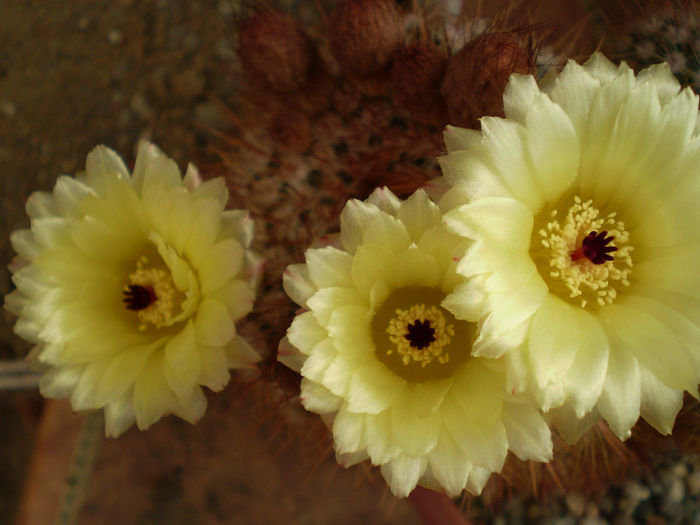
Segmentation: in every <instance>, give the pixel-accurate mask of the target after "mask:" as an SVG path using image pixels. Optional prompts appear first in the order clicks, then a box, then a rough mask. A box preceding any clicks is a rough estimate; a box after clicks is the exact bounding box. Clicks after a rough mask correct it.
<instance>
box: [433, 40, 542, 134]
mask: <svg viewBox="0 0 700 525" xmlns="http://www.w3.org/2000/svg"><path fill="white" fill-rule="evenodd" d="M534 70H535V61H534V58H533V53H532V49H531V46H529V45H523V44H522V43H521V41H520V39H519V38H518V36H517V35H516V34H513V33H490V34H485V35H481V36H479V37H477V38H475V39H474V40H472V41H471V42H469V43H468V44H467V45H466V46H464V47H463V48H462V49H461V50H460V51H459V52H458V53H457V54H456V55H454V56H453V57H452V58H451V59H450V62H449V64H448V66H447V71H446V73H445V78H444V80H443V82H442V95H443V97H444V99H445V103H446V104H447V113H448V118H449V122H450V124H454V125H457V126H466V127H478V126H479V123H478V119H479V118H480V117H482V116H484V115H496V116H503V91H504V90H505V87H506V84H507V83H508V78H509V77H510V75H511V74H512V73H533V72H534Z"/></svg>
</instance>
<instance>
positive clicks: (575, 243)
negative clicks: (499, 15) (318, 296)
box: [441, 54, 700, 439]
mask: <svg viewBox="0 0 700 525" xmlns="http://www.w3.org/2000/svg"><path fill="white" fill-rule="evenodd" d="M543 84H545V85H543V86H542V87H541V88H540V87H538V86H537V84H536V82H535V80H534V79H533V78H532V77H531V76H522V75H514V76H513V77H512V78H511V79H510V83H509V84H508V87H507V89H506V93H505V95H504V103H505V114H506V118H505V119H503V118H494V117H485V118H483V119H482V120H481V123H482V129H481V131H480V132H477V131H470V130H462V129H457V128H448V129H447V131H446V133H445V141H446V144H447V148H448V152H449V153H448V154H447V155H446V156H444V157H443V158H442V159H441V165H442V168H443V172H444V174H445V176H446V178H447V179H448V180H449V182H450V183H451V185H452V186H453V189H452V190H450V191H449V192H448V194H447V195H446V196H445V201H444V202H443V203H442V204H443V205H444V206H445V207H448V208H455V209H453V211H451V212H450V213H449V214H447V217H446V218H447V223H448V224H449V226H450V227H451V229H452V231H454V232H455V233H457V234H459V235H461V236H463V237H464V238H468V239H472V240H473V241H474V242H473V244H472V246H471V247H470V249H469V252H468V253H467V256H466V257H465V258H464V259H463V261H462V262H461V263H460V265H459V268H458V271H459V272H460V273H461V274H462V275H464V276H466V277H469V278H470V280H469V282H468V284H466V285H464V286H463V287H462V288H461V289H460V290H458V291H457V292H456V293H455V294H454V296H453V297H452V300H451V301H450V303H449V308H451V309H452V311H453V312H454V313H455V315H460V316H462V317H464V318H467V319H473V320H476V319H479V320H480V326H481V333H480V336H479V338H478V340H477V341H476V342H475V345H474V350H475V353H476V355H483V356H490V357H500V356H502V355H504V354H505V355H506V356H507V364H508V389H509V390H513V391H516V392H520V391H533V392H534V393H535V395H536V397H537V399H538V401H539V403H540V405H541V407H542V408H543V409H545V410H547V409H550V408H555V407H560V406H562V408H561V409H560V410H558V411H556V418H555V419H556V420H557V422H558V423H559V424H560V425H561V426H562V429H563V432H564V433H565V434H567V435H568V436H569V437H570V438H573V439H575V438H576V436H577V435H578V434H580V432H582V431H583V430H585V427H586V426H587V425H588V424H590V423H591V422H594V421H595V419H596V418H595V417H591V415H593V416H595V415H596V414H600V415H601V416H602V417H603V418H605V420H606V421H607V422H608V424H609V425H610V427H611V428H612V429H613V431H614V432H615V433H616V434H617V435H618V436H619V437H620V438H626V437H627V436H629V434H630V429H631V427H632V426H633V425H634V424H635V422H636V421H637V419H638V418H639V416H640V414H641V416H642V417H643V418H644V419H646V420H647V421H648V422H649V423H650V424H651V425H653V426H654V427H655V428H656V429H657V430H659V431H660V432H664V433H670V432H671V430H672V428H673V423H674V420H675V417H676V414H677V413H678V411H679V409H680V407H681V404H682V399H683V391H684V390H686V391H688V392H690V393H692V394H693V395H697V386H698V379H699V371H700V277H698V271H697V269H698V266H699V265H700V206H698V202H700V169H699V166H700V138H699V137H698V135H697V133H696V131H695V127H696V122H697V114H698V97H697V96H696V95H695V94H694V93H693V92H692V91H691V90H690V89H684V90H681V89H680V86H679V84H678V82H677V81H676V79H675V78H674V77H673V75H672V74H671V72H670V70H669V68H668V66H667V65H665V64H662V65H657V66H653V67H651V68H648V69H646V70H644V71H642V72H641V73H640V74H639V75H637V76H636V77H635V75H634V73H633V71H632V70H631V69H630V68H629V67H628V66H627V65H626V64H624V63H623V64H621V65H620V66H619V67H617V66H614V65H613V64H612V63H611V62H609V61H608V60H607V59H606V58H604V57H603V56H602V55H600V54H595V55H593V57H592V58H591V59H590V60H589V61H588V62H586V64H584V65H583V66H581V65H578V64H576V63H575V62H573V61H570V62H569V63H568V64H567V65H566V67H564V69H563V71H562V72H561V73H560V74H559V75H558V76H555V77H553V78H549V79H547V80H546V81H545V82H543ZM465 203H466V204H465ZM591 411H592V412H591ZM586 414H589V415H588V417H587V418H586V422H587V423H586V424H585V425H581V424H580V423H579V422H577V421H576V418H582V417H584V415H586ZM575 427H580V428H575Z"/></svg>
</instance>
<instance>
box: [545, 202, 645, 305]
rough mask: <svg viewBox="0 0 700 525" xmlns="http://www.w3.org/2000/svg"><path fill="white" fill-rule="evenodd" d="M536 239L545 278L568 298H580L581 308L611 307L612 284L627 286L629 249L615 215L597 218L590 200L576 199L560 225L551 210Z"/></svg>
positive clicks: (613, 298) (625, 235) (625, 231)
mask: <svg viewBox="0 0 700 525" xmlns="http://www.w3.org/2000/svg"><path fill="white" fill-rule="evenodd" d="M538 235H539V237H540V243H541V246H542V247H543V248H544V249H545V253H546V257H545V259H547V261H548V268H547V269H546V271H547V272H548V274H549V276H550V277H553V278H555V279H556V280H557V281H559V282H562V283H563V284H564V285H565V286H566V288H567V289H568V292H569V298H571V299H574V298H577V297H578V298H580V304H581V307H582V308H585V307H586V305H587V304H589V302H590V301H592V300H593V301H595V302H596V303H597V304H598V305H600V306H603V305H606V304H611V303H612V302H613V301H614V300H615V297H617V290H616V288H615V284H616V283H620V284H622V285H623V286H629V285H630V281H629V275H630V272H631V270H632V258H631V256H630V254H631V252H632V249H633V248H632V246H630V245H629V244H628V242H629V233H628V232H627V230H626V229H625V225H624V223H623V222H622V221H620V220H617V218H616V214H615V213H610V214H608V215H607V216H605V217H600V211H599V210H598V209H597V208H595V207H594V206H593V205H592V201H591V200H588V201H585V202H584V201H582V200H581V198H580V197H578V196H577V197H575V198H574V204H573V205H572V206H571V208H569V210H568V212H567V214H566V216H565V217H564V219H563V221H562V222H561V223H560V222H559V220H558V219H557V210H553V211H552V212H551V214H550V221H549V222H548V223H547V224H546V226H545V228H542V229H540V230H539V231H538ZM613 254H614V255H613Z"/></svg>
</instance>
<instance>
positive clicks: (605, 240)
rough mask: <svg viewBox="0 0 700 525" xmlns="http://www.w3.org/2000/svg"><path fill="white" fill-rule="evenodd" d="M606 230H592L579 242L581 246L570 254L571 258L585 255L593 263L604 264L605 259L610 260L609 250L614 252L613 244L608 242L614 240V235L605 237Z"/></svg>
mask: <svg viewBox="0 0 700 525" xmlns="http://www.w3.org/2000/svg"><path fill="white" fill-rule="evenodd" d="M607 234H608V232H607V231H602V232H596V231H592V232H591V233H589V234H588V235H586V237H584V239H583V241H582V242H581V247H580V248H578V249H577V250H576V251H575V252H573V253H572V254H571V260H572V261H576V260H578V259H582V258H583V257H586V258H587V259H588V260H589V261H591V262H592V263H593V264H604V263H606V262H607V261H612V260H613V256H612V255H610V253H611V252H616V251H617V248H616V247H615V246H609V244H610V243H611V242H612V241H613V240H615V237H614V236H612V235H611V236H609V237H606V235H607Z"/></svg>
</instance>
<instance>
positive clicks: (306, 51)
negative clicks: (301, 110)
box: [238, 10, 314, 93]
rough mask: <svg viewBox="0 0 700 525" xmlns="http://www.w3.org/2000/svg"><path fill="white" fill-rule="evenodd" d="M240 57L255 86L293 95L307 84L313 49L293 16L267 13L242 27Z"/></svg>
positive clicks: (277, 12)
mask: <svg viewBox="0 0 700 525" xmlns="http://www.w3.org/2000/svg"><path fill="white" fill-rule="evenodd" d="M238 56H239V58H240V60H241V63H242V64H243V69H244V71H245V73H246V75H247V76H248V78H249V79H250V80H251V82H252V83H253V84H255V85H256V86H258V87H259V88H262V89H265V90H267V91H274V92H278V93H290V92H294V91H298V90H299V89H300V88H301V87H302V86H304V85H305V84H306V83H307V81H308V76H309V69H310V67H311V64H312V61H313V60H312V59H313V56H314V50H313V48H312V46H311V43H310V41H309V39H308V38H307V37H306V35H304V33H303V32H302V31H301V28H300V27H299V25H298V24H297V23H296V21H295V20H294V19H293V18H292V17H291V16H290V15H288V14H286V13H281V12H279V11H272V10H264V11H257V12H256V13H254V14H253V15H252V16H251V17H250V18H248V19H247V20H245V21H243V22H242V23H241V24H240V26H239V28H238Z"/></svg>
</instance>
